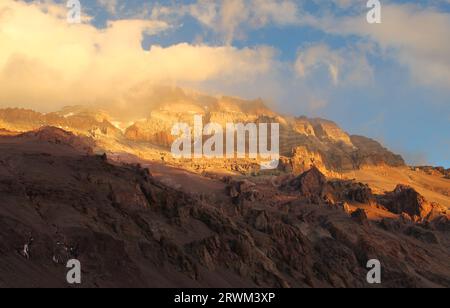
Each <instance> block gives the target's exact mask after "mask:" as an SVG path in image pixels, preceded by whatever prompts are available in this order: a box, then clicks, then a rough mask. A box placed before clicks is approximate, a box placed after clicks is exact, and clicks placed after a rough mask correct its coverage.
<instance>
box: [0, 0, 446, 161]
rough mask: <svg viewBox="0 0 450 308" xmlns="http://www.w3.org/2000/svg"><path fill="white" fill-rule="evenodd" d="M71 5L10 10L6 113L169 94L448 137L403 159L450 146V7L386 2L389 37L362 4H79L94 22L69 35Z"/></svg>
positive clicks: (386, 135) (5, 35) (1, 25)
mask: <svg viewBox="0 0 450 308" xmlns="http://www.w3.org/2000/svg"><path fill="white" fill-rule="evenodd" d="M65 4H66V3H65V1H62V0H46V1H40V2H37V1H13V0H4V1H2V2H1V3H0V45H1V46H2V48H1V49H0V106H1V107H7V106H18V107H29V108H34V109H38V110H40V111H50V110H55V109H57V108H60V107H61V106H64V105H73V104H81V103H87V104H102V105H104V104H115V105H119V106H122V107H124V108H129V107H130V106H133V104H134V103H141V102H144V101H145V100H146V95H147V90H148V88H149V87H151V85H154V84H158V85H159V84H169V85H181V86H188V87H192V88H196V89H200V90H204V91H206V92H210V93H212V94H218V93H222V94H230V95H237V96H243V97H245V98H256V97H262V98H264V99H266V100H267V101H269V102H271V103H272V105H273V107H276V108H277V109H278V110H279V111H281V112H286V113H294V114H303V113H308V114H310V115H314V116H324V117H328V118H333V119H335V120H337V121H338V122H340V123H342V124H343V126H344V127H345V128H346V129H348V130H355V131H359V130H361V129H365V128H366V129H367V132H366V133H367V134H369V135H371V136H373V137H376V138H378V139H383V140H386V142H387V143H388V144H391V145H393V144H396V145H398V144H399V142H398V140H397V138H398V137H399V136H400V134H407V135H408V134H411V135H408V136H407V138H409V139H412V138H413V136H418V135H420V133H421V131H419V128H417V127H415V126H413V125H414V123H416V122H422V123H423V122H424V121H426V122H427V123H429V124H427V126H426V127H425V128H423V129H424V134H425V136H427V134H428V135H431V134H436V135H433V136H432V137H430V138H424V141H423V143H418V142H409V143H406V144H402V145H399V147H402V148H404V150H402V151H404V152H414V153H417V152H423V149H424V148H428V147H429V145H430V144H436V140H442V139H447V140H448V139H449V137H450V136H449V135H448V132H447V133H446V132H445V126H446V125H448V124H449V114H450V107H449V105H450V104H448V97H449V96H450V91H449V88H450V87H449V86H450V73H449V72H450V56H449V54H450V39H449V38H448V33H447V30H448V29H449V28H450V13H449V12H450V4H449V3H448V1H446V2H438V1H422V2H420V3H404V2H403V1H391V2H389V3H383V6H382V24H379V25H371V24H368V23H367V21H366V18H365V15H366V13H367V11H368V8H367V7H366V3H365V1H354V0H336V1H330V2H324V1H292V0H276V1H264V0H230V1H205V0H198V1H177V2H172V1H160V2H157V3H156V2H148V1H133V3H131V2H127V1H122V0H117V1H103V0H96V1H94V0H91V1H81V5H82V16H83V23H82V24H69V23H67V20H66V16H67V10H68V9H67V8H66V5H65ZM350 114H352V117H350V116H349V115H350ZM399 115H401V117H402V118H401V119H398V118H399ZM380 119H382V121H381V122H380V121H379V120H380ZM411 119H413V120H411ZM430 120H431V121H430ZM377 123H378V124H377ZM447 127H448V126H447ZM384 129H385V131H383V130H384ZM393 129H396V133H391V131H392V130H393ZM447 131H448V129H447ZM402 136H403V135H402ZM402 139H406V138H402ZM425 139H426V140H425ZM427 142H429V143H427ZM437 152H440V153H450V148H449V146H448V145H447V144H441V145H440V148H439V151H437ZM414 153H413V154H414ZM411 156H414V155H411ZM431 156H432V157H429V158H428V159H429V160H432V161H434V162H436V163H445V164H450V162H449V161H448V159H447V160H446V159H445V158H444V157H445V156H444V154H439V153H436V154H431Z"/></svg>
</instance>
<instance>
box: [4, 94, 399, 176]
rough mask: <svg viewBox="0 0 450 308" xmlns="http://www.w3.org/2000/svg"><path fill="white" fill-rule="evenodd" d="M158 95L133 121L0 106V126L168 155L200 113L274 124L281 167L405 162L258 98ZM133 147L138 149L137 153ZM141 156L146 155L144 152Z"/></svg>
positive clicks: (341, 168)
mask: <svg viewBox="0 0 450 308" xmlns="http://www.w3.org/2000/svg"><path fill="white" fill-rule="evenodd" d="M157 94H160V95H164V96H162V97H161V98H160V101H157V102H154V101H155V100H156V99H155V98H152V99H150V100H151V101H152V103H149V106H148V107H147V109H146V110H147V111H145V112H143V113H142V114H141V115H140V116H138V118H134V120H133V119H130V117H129V116H127V117H125V116H123V117H121V115H120V112H119V111H117V110H115V109H114V108H111V110H110V111H105V110H101V109H96V108H90V107H83V106H77V107H66V108H64V109H63V110H61V111H58V112H53V113H48V114H41V113H38V112H35V111H31V110H24V109H4V110H0V127H1V128H4V129H6V130H9V131H20V132H23V131H28V130H34V129H37V128H39V127H42V126H55V127H59V128H62V129H65V130H68V131H72V132H74V133H77V134H82V135H85V136H90V137H93V138H95V139H97V140H98V145H99V148H103V151H104V152H108V151H110V152H114V150H115V149H121V151H123V150H124V148H126V150H125V151H129V152H131V153H132V154H134V155H138V156H142V154H143V153H145V152H154V151H153V150H155V149H158V150H163V151H165V152H166V156H168V153H167V152H168V151H169V150H170V146H171V144H172V143H173V141H174V137H173V136H172V135H171V129H172V127H173V125H174V124H175V123H188V124H191V125H192V124H193V119H194V118H193V117H194V115H196V114H197V115H202V116H203V122H204V123H205V124H207V123H218V124H220V125H222V126H223V127H225V125H226V124H227V123H244V124H247V123H279V124H280V146H281V149H280V151H281V155H282V156H283V164H282V165H281V167H280V168H281V169H283V170H287V171H294V172H295V173H301V172H304V171H306V170H308V169H309V168H310V167H311V165H315V166H316V167H318V168H319V169H320V170H321V171H322V172H324V173H326V174H335V173H342V172H345V171H351V170H359V169H362V168H365V167H368V166H391V167H401V166H405V162H404V160H403V159H402V157H401V156H399V155H396V154H394V153H392V152H390V151H389V150H387V149H386V148H384V147H383V146H382V145H381V144H380V143H378V142H377V141H374V140H371V139H369V138H365V137H362V136H352V135H349V134H347V133H346V132H344V131H343V130H342V129H341V128H340V127H339V126H338V125H337V124H336V123H334V122H331V121H328V120H324V119H309V118H306V117H297V118H295V117H287V116H283V115H281V114H278V113H276V112H274V111H272V110H270V109H269V108H268V107H266V106H265V104H264V102H263V101H262V100H255V101H245V100H241V99H238V98H233V97H212V96H206V95H201V94H198V93H195V92H194V93H190V92H184V91H183V90H181V89H178V88H175V89H172V90H170V89H160V90H159V91H156V94H155V95H157ZM139 109H142V106H141V107H139ZM137 148H139V151H136V149H137ZM150 156H151V157H153V155H150ZM142 158H144V159H148V158H149V157H146V156H145V155H144V157H142ZM200 164H202V162H200ZM225 165H226V167H225V169H229V168H228V165H229V164H228V163H225ZM216 167H218V166H216ZM201 168H203V169H206V168H208V166H207V165H206V166H205V165H203V166H202V167H201ZM227 171H230V170H227ZM247 171H248V172H251V170H247Z"/></svg>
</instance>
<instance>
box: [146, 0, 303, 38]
mask: <svg viewBox="0 0 450 308" xmlns="http://www.w3.org/2000/svg"><path fill="white" fill-rule="evenodd" d="M185 15H190V16H192V17H194V18H196V19H197V20H198V21H199V22H200V23H201V24H203V25H204V26H205V27H207V28H208V29H210V30H212V31H214V32H215V33H217V34H219V35H220V36H221V37H222V39H223V41H224V43H226V44H228V45H229V44H231V43H232V42H233V41H234V40H235V39H243V38H245V35H246V31H247V30H249V29H257V28H262V27H265V26H267V25H269V24H275V25H281V26H286V25H293V24H298V23H299V16H300V14H299V6H298V3H297V2H296V1H292V0H272V1H267V0H227V1H220V0H198V1H197V2H195V3H194V4H190V5H184V6H180V5H176V6H172V7H170V6H157V7H156V8H154V10H153V17H157V18H167V17H182V16H185Z"/></svg>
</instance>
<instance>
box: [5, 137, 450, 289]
mask: <svg viewBox="0 0 450 308" xmlns="http://www.w3.org/2000/svg"><path fill="white" fill-rule="evenodd" d="M90 146H91V141H90V140H89V139H81V138H78V137H76V136H75V135H73V134H72V133H68V132H64V131H62V130H60V129H56V128H43V129H41V130H39V131H36V132H33V133H26V134H22V135H17V136H4V137H1V138H0V204H1V207H0V220H1V223H0V255H1V258H0V273H1V275H0V286H1V287H24V286H25V287H49V286H51V287H65V286H67V284H66V282H65V273H66V268H65V262H66V261H67V260H68V259H70V258H77V259H79V260H80V261H81V264H82V269H83V270H82V273H83V284H82V286H84V287H370V286H371V285H368V284H367V282H366V274H367V269H366V267H365V265H366V262H367V261H368V260H369V259H373V258H375V259H379V260H380V261H381V263H382V265H383V268H382V269H383V284H382V286H384V287H449V286H450V264H449V262H448V260H449V257H450V242H449V240H450V238H449V234H450V233H449V232H450V224H449V220H448V219H449V216H448V214H446V213H445V211H446V209H444V208H442V207H440V206H439V205H437V204H434V203H431V202H429V201H427V200H425V198H423V197H422V196H420V195H419V194H418V193H417V192H416V191H415V190H414V189H412V188H410V187H406V186H399V187H397V189H395V191H393V192H391V193H386V194H382V195H378V194H375V193H373V192H372V190H371V189H370V188H369V187H368V186H367V185H365V184H361V183H358V182H354V181H350V180H338V179H327V178H326V177H325V176H324V175H323V174H322V173H321V172H320V171H319V170H318V169H317V168H312V169H311V170H309V171H308V172H306V173H303V174H301V175H300V176H295V175H287V176H280V177H269V178H264V177H260V178H255V179H253V180H252V178H242V177H232V176H231V177H230V176H225V177H223V178H220V179H211V178H207V177H201V176H199V175H196V174H191V173H189V172H185V173H183V172H182V171H180V170H177V169H172V168H171V167H168V166H163V165H160V166H159V167H158V166H157V165H155V164H154V165H153V168H152V167H151V165H150V170H149V169H147V168H144V167H143V166H142V165H137V164H122V163H118V162H116V161H110V160H109V159H108V157H107V156H106V155H95V154H93V151H91V150H90ZM153 170H155V175H153V174H152V173H153ZM166 174H167V175H168V178H169V179H170V178H172V182H170V181H169V180H168V179H167V177H165V176H164V175H166ZM177 179H179V181H180V182H178V183H176V181H177ZM252 181H253V182H252ZM187 182H191V183H198V185H193V186H197V187H202V188H199V189H197V190H195V189H192V190H191V189H186V187H187V186H186V185H185V184H186V183H187ZM177 185H178V186H177ZM174 187H175V188H174ZM206 187H207V188H206ZM188 190H191V192H187V191H188ZM31 239H32V241H31ZM26 244H29V254H28V255H27V256H25V255H24V254H23V247H24V245H26Z"/></svg>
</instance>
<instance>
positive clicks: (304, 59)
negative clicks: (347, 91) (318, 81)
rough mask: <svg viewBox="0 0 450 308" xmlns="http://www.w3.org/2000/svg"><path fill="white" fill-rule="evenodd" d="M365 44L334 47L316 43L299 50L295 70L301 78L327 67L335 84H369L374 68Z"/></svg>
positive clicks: (308, 76)
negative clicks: (367, 54)
mask: <svg viewBox="0 0 450 308" xmlns="http://www.w3.org/2000/svg"><path fill="white" fill-rule="evenodd" d="M365 53H366V50H365V49H364V48H363V46H358V48H348V47H347V48H341V49H334V50H333V49H332V48H330V47H329V46H328V45H325V44H322V43H320V44H314V45H311V46H308V47H306V48H304V49H301V50H300V51H299V54H298V57H297V61H296V63H295V71H296V73H297V74H298V76H299V77H301V78H311V77H312V76H314V75H315V73H317V72H320V69H321V68H326V70H327V71H328V75H329V77H330V80H331V82H332V83H333V85H335V86H338V85H347V86H348V85H351V86H358V85H367V84H369V83H370V82H372V81H373V69H372V67H371V66H370V64H369V61H368V60H367V58H366V54H365Z"/></svg>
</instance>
